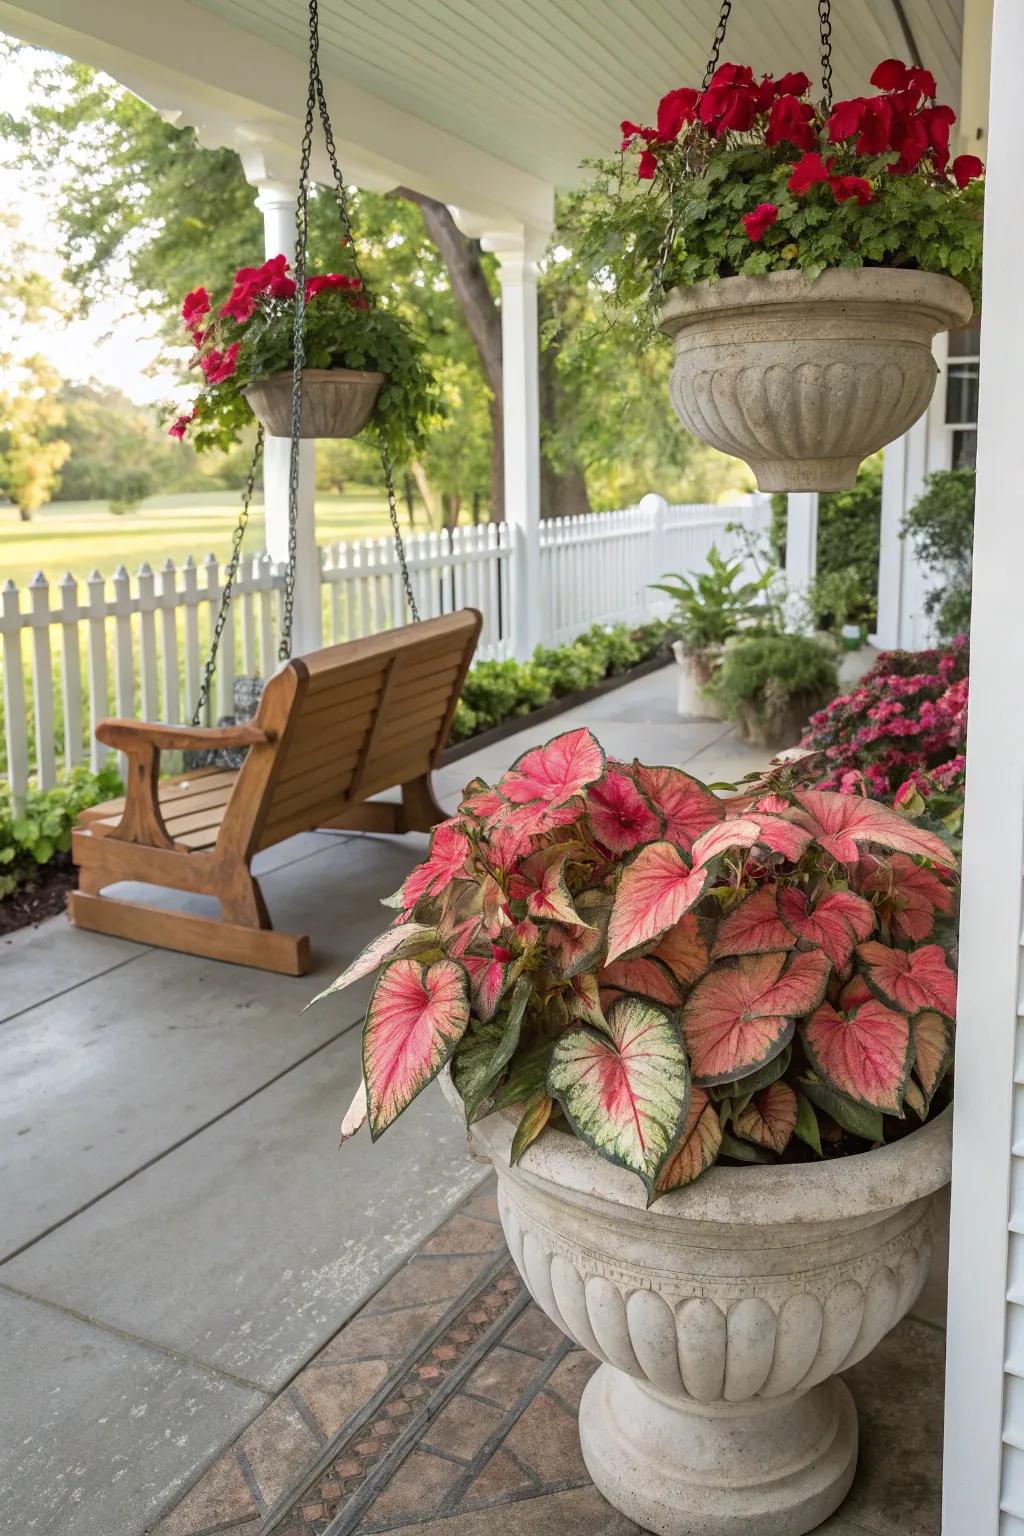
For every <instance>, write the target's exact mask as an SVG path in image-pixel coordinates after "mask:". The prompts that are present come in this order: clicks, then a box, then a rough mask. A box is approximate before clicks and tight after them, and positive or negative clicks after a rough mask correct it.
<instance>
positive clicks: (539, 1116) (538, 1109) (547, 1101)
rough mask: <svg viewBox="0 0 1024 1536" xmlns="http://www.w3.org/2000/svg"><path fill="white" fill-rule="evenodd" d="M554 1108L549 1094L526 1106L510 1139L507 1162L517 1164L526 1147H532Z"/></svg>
mask: <svg viewBox="0 0 1024 1536" xmlns="http://www.w3.org/2000/svg"><path fill="white" fill-rule="evenodd" d="M554 1107H555V1101H554V1099H553V1098H551V1096H550V1094H546V1093H544V1094H541V1095H540V1096H539V1097H538V1098H536V1099H534V1100H533V1101H532V1102H531V1103H530V1104H528V1105H527V1106H526V1108H525V1109H524V1111H523V1117H522V1119H521V1120H520V1122H519V1124H518V1125H517V1126H516V1133H515V1135H514V1136H513V1138H512V1147H511V1150H510V1152H509V1162H510V1163H512V1164H515V1163H518V1161H519V1159H520V1158H521V1157H522V1155H523V1153H524V1152H525V1151H526V1149H527V1147H530V1146H532V1145H533V1143H534V1142H535V1141H536V1140H537V1137H538V1136H539V1135H540V1133H541V1131H542V1130H543V1129H544V1127H545V1126H546V1125H547V1123H548V1121H549V1120H550V1119H551V1111H552V1109H554Z"/></svg>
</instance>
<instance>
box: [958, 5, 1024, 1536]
mask: <svg viewBox="0 0 1024 1536" xmlns="http://www.w3.org/2000/svg"><path fill="white" fill-rule="evenodd" d="M1022 75H1024V5H1021V3H1020V0H996V4H995V11H994V22H993V38H992V76H991V106H990V119H989V121H990V133H989V157H988V184H987V187H986V194H985V260H984V273H983V281H982V286H983V288H984V292H985V304H984V311H983V317H982V325H981V356H982V358H983V367H982V371H981V392H980V410H979V420H978V478H977V503H976V509H975V520H974V604H973V617H972V624H971V706H970V725H969V729H968V746H967V783H968V789H967V813H966V822H965V829H964V858H963V890H962V900H961V909H960V910H961V920H960V979H959V999H958V1005H957V1062H956V1094H955V1099H954V1104H955V1110H954V1116H955V1118H954V1136H953V1214H952V1234H951V1245H950V1267H949V1319H948V1321H949V1330H948V1334H947V1350H946V1362H947V1363H946V1423H945V1466H944V1472H943V1523H942V1528H943V1532H944V1536H997V1533H999V1536H1021V1533H1024V1236H1022V1235H1021V1234H1024V1020H1022V1017H1021V1012H1022V1004H1021V980H1022V973H1021V956H1020V943H1021V922H1022V908H1024V901H1022V871H1024V668H1022V665H1021V663H1022V658H1024V608H1022V604H1021V595H1020V577H1021V571H1022V570H1024V518H1021V517H1020V516H1019V515H1016V514H1015V509H1014V497H1013V489H1014V486H1015V485H1016V484H1017V482H1018V479H1019V467H1020V358H1021V356H1022V355H1024V304H1022V303H1021V297H1020V233H1021V230H1022V229H1024V169H1022V168H1024V118H1022V116H1021V111H1020V81H1021V77H1022Z"/></svg>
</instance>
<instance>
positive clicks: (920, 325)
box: [661, 267, 973, 491]
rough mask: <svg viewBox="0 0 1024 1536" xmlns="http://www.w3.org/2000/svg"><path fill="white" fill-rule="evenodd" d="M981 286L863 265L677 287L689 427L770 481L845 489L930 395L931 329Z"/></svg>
mask: <svg viewBox="0 0 1024 1536" xmlns="http://www.w3.org/2000/svg"><path fill="white" fill-rule="evenodd" d="M972 308H973V305H972V301H971V296H970V294H969V293H968V292H967V289H966V288H964V287H963V286H962V284H960V283H957V282H954V280H953V279H952V278H950V277H943V276H940V275H938V274H936V273H934V272H910V271H904V270H901V269H897V268H894V267H860V268H854V269H849V270H847V269H838V268H837V269H835V270H830V271H827V272H823V273H822V274H821V276H820V277H819V278H817V279H816V280H815V281H814V282H813V283H811V282H808V281H807V279H806V278H805V277H804V275H803V273H802V272H772V273H770V274H769V275H768V276H766V277H726V278H723V279H722V280H721V281H720V282H717V283H697V284H696V285H695V286H694V287H692V288H673V290H672V291H671V293H670V294H669V296H668V299H667V301H666V303H665V305H664V307H663V309H662V311H661V329H662V331H663V332H664V333H665V335H667V336H670V337H672V339H673V340H674V341H675V347H676V358H675V366H674V368H673V371H672V378H671V381H670V384H669V394H670V396H671V399H672V404H673V405H674V406H675V409H676V413H677V414H678V416H679V419H680V421H681V422H682V423H683V426H684V427H685V428H686V429H687V431H689V432H692V433H693V434H694V435H695V436H696V437H699V438H701V439H702V440H703V441H704V442H706V443H710V444H711V445H712V446H713V447H715V448H719V449H721V450H722V452H723V453H730V454H733V455H735V457H737V458H740V459H745V460H746V462H747V463H748V464H749V465H750V468H751V469H752V470H753V471H754V474H755V476H756V477H757V484H758V487H759V489H760V490H762V491H838V490H844V489H846V488H847V487H849V486H851V485H853V483H854V481H855V479H856V476H857V467H858V465H859V463H860V461H861V460H862V459H864V458H866V457H867V456H868V455H869V454H871V453H875V452H876V451H877V450H878V449H879V448H882V447H883V446H884V445H885V444H886V443H889V442H892V441H893V439H894V438H897V437H899V436H900V435H901V434H902V433H904V432H906V430H907V428H908V427H910V426H912V425H913V423H914V422H915V421H916V420H917V419H918V417H919V416H920V415H921V414H922V412H923V411H924V409H925V407H926V406H927V404H928V401H929V400H930V399H931V395H932V390H933V389H934V387H935V379H936V377H937V374H938V369H937V367H936V364H935V359H934V358H933V357H932V350H931V344H932V338H933V337H934V336H935V335H936V334H937V333H938V332H939V331H945V330H948V329H950V327H954V326H960V325H965V324H966V323H967V321H968V320H969V319H970V317H971V313H972Z"/></svg>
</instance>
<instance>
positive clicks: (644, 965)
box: [597, 958, 679, 1008]
mask: <svg viewBox="0 0 1024 1536" xmlns="http://www.w3.org/2000/svg"><path fill="white" fill-rule="evenodd" d="M597 979H598V982H599V983H600V985H601V986H602V987H614V988H616V989H617V990H618V991H619V992H633V993H635V994H636V995H637V996H639V997H649V998H652V999H653V1001H654V1002H656V1003H665V1004H667V1006H668V1007H669V1008H678V1007H679V988H678V987H677V986H676V984H675V981H674V979H673V977H672V974H671V972H670V971H669V969H668V967H667V966H665V965H661V964H659V962H658V961H657V960H653V959H651V958H647V959H646V960H613V961H612V963H611V965H606V966H605V967H604V969H603V970H601V971H598V973H597Z"/></svg>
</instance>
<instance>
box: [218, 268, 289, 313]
mask: <svg viewBox="0 0 1024 1536" xmlns="http://www.w3.org/2000/svg"><path fill="white" fill-rule="evenodd" d="M263 294H269V295H270V296H271V298H275V299H291V298H294V296H295V283H294V281H293V279H292V278H290V277H289V276H288V258H287V256H270V257H268V258H267V260H266V261H265V262H264V263H263V265H262V266H261V267H240V268H239V269H238V271H237V272H236V273H235V285H234V287H233V288H232V290H231V293H230V294H229V295H228V299H227V302H226V303H225V304H222V305H221V308H220V312H221V314H222V315H229V316H230V317H231V319H232V320H237V321H238V323H239V325H244V324H245V322H246V320H248V319H250V318H251V316H252V313H253V311H254V310H255V308H256V300H257V299H258V298H260V297H261V295H263Z"/></svg>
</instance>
